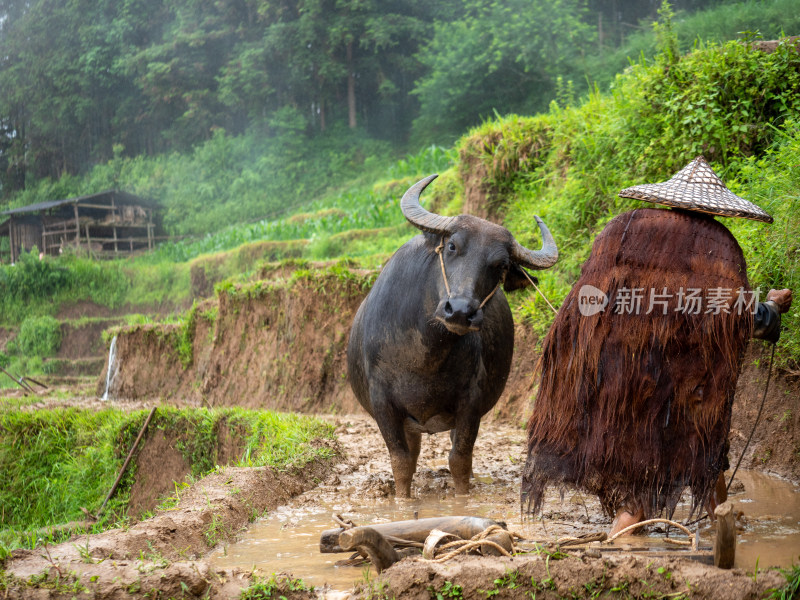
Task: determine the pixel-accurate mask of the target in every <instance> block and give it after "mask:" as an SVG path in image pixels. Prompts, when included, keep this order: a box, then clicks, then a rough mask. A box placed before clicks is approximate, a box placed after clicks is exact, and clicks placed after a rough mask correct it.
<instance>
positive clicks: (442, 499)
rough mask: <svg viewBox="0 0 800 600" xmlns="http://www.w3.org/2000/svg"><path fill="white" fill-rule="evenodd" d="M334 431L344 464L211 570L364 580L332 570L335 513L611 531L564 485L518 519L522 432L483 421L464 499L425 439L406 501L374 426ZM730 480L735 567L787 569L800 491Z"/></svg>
mask: <svg viewBox="0 0 800 600" xmlns="http://www.w3.org/2000/svg"><path fill="white" fill-rule="evenodd" d="M337 435H338V436H339V439H340V442H341V443H342V446H343V447H344V448H346V449H347V452H348V456H349V459H348V462H346V463H341V464H339V465H337V466H335V467H334V468H333V469H332V470H331V473H330V474H329V476H328V477H327V479H326V480H325V481H324V482H323V484H322V485H320V486H318V487H317V488H315V489H313V490H310V491H308V492H306V493H305V494H302V495H301V496H298V497H297V498H295V499H294V500H293V501H292V503H291V504H290V505H287V506H284V507H280V508H278V509H276V510H275V511H273V512H272V513H270V515H269V516H268V517H265V518H263V519H260V520H259V521H257V522H255V523H254V524H253V525H251V526H250V528H249V529H248V530H247V531H246V532H245V533H244V534H243V536H242V538H241V539H240V540H239V541H237V542H236V543H233V544H229V545H227V546H226V547H224V548H221V549H218V550H215V551H214V552H213V553H212V554H211V556H210V557H209V558H210V561H211V563H212V565H213V566H214V567H216V568H234V567H238V568H240V569H243V570H250V569H252V568H253V567H256V568H258V569H259V570H260V571H262V572H265V573H274V572H286V573H291V574H292V575H293V576H294V577H299V578H301V579H303V580H304V581H305V582H306V583H308V584H311V585H314V586H316V587H320V586H323V585H325V584H328V585H330V586H331V587H332V588H333V589H336V590H343V591H344V590H350V589H352V587H353V585H354V584H355V583H358V582H360V581H363V578H364V570H365V567H351V566H336V565H335V563H336V562H337V561H340V560H344V559H346V558H348V557H349V556H350V555H349V554H322V553H320V551H319V537H320V533H321V532H322V531H323V530H325V529H332V528H333V527H335V525H334V523H333V521H332V519H331V515H332V514H333V513H337V514H340V515H342V516H343V517H345V518H348V519H351V520H352V521H354V522H355V523H356V524H358V525H370V524H376V523H385V522H389V521H403V520H407V519H413V518H414V516H415V513H416V515H417V516H418V517H419V518H425V517H441V516H455V515H468V516H476V517H486V518H490V519H495V520H499V521H505V522H506V523H507V524H508V528H509V529H510V530H511V531H514V532H517V533H519V534H520V535H522V536H523V537H524V538H526V539H529V540H554V539H556V538H558V537H562V536H578V535H583V534H587V533H596V532H599V531H608V529H609V527H610V523H611V520H610V519H608V518H606V517H604V516H603V514H602V511H601V509H600V505H599V503H598V502H597V499H596V498H595V497H594V496H592V495H589V494H581V493H577V492H574V491H567V492H566V493H565V494H564V496H563V497H562V496H561V494H560V493H559V492H558V490H555V489H550V490H548V493H547V494H546V496H545V501H544V507H543V514H544V525H543V524H542V521H541V520H535V521H532V520H530V519H528V518H526V519H524V520H523V519H522V516H521V515H520V506H519V481H520V471H521V468H522V465H523V464H524V459H525V457H524V455H522V454H521V452H522V450H523V449H524V431H522V430H521V429H520V428H515V427H511V426H505V425H501V424H489V425H488V426H486V427H485V428H484V426H482V427H481V434H480V435H479V438H478V441H477V442H476V446H475V454H474V469H475V476H476V477H475V479H473V485H472V490H471V492H470V495H469V496H458V497H457V496H455V495H454V493H453V487H452V478H451V477H450V474H449V472H448V470H447V469H446V465H447V454H448V452H449V446H450V444H449V439H448V437H447V436H445V435H440V436H430V437H428V438H425V437H424V438H423V446H422V454H421V455H420V462H419V467H418V470H417V474H416V475H415V476H414V482H413V487H412V493H413V494H414V495H415V496H416V497H415V498H412V499H408V500H404V499H395V498H394V494H393V487H392V483H391V481H392V479H391V468H390V466H389V460H388V453H387V452H386V449H385V446H384V445H383V440H382V439H381V438H380V436H379V433H378V432H377V427H376V426H375V425H374V422H371V421H370V420H369V419H367V418H360V417H359V418H356V417H348V418H347V419H346V420H344V421H339V422H338V423H337ZM737 479H738V480H739V481H740V482H741V483H742V484H744V491H742V492H738V493H733V494H731V497H730V500H731V501H732V502H733V503H734V505H735V507H736V510H739V511H743V512H744V514H745V521H744V530H742V531H740V532H739V534H738V541H739V545H738V547H737V558H736V566H737V567H740V568H743V569H746V570H748V571H752V570H753V569H754V568H755V566H756V560H758V566H759V569H764V568H766V567H768V566H782V567H786V566H789V565H791V564H792V560H793V559H794V560H798V555H800V488H798V487H797V486H794V485H792V484H791V483H790V482H788V481H785V480H783V479H780V478H777V477H772V476H768V475H764V474H762V473H759V472H757V471H739V473H738V474H737ZM686 512H688V507H687V506H686V505H685V504H684V505H682V506H679V507H678V510H677V511H676V515H675V520H676V521H679V522H681V521H683V520H685V517H686V514H685V513H686ZM692 529H694V528H692ZM681 537H682V536H681ZM713 538H714V530H713V527H712V526H711V525H710V524H709V523H708V521H707V520H706V521H703V522H702V524H701V529H700V539H701V546H702V547H706V548H708V547H710V545H711V544H712V542H713ZM618 542H619V544H620V545H622V544H626V543H627V544H633V545H635V546H636V547H649V548H651V549H653V550H663V549H665V547H666V545H665V544H664V542H663V534H658V533H653V534H652V536H650V537H641V536H633V537H626V538H620V539H619V540H618ZM670 549H674V546H671V547H670ZM372 573H373V574H374V570H373V572H372Z"/></svg>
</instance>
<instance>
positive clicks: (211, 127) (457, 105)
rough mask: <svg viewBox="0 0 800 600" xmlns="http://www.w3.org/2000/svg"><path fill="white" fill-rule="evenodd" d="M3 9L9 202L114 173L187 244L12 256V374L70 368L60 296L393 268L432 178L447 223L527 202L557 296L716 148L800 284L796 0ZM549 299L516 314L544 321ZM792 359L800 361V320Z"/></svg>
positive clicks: (148, 300)
mask: <svg viewBox="0 0 800 600" xmlns="http://www.w3.org/2000/svg"><path fill="white" fill-rule="evenodd" d="M0 15H2V16H1V17H0V46H1V47H2V52H0V57H2V59H1V60H2V62H0V89H2V90H3V91H2V94H0V124H1V125H2V127H3V134H2V135H0V182H1V183H2V199H1V200H0V209H5V208H9V207H18V206H25V205H28V204H32V203H35V202H40V201H43V200H52V199H60V198H67V197H73V196H78V195H83V194H90V193H94V192H98V191H102V190H106V189H111V188H116V189H122V190H125V191H127V192H130V193H134V194H137V195H140V196H143V197H146V198H149V199H152V200H153V201H155V202H157V203H158V204H159V205H160V207H161V219H162V225H163V227H164V230H165V231H166V232H167V233H168V234H169V235H171V236H173V239H172V241H170V242H167V243H163V244H161V245H160V246H159V247H158V248H157V249H156V250H155V251H154V252H151V253H149V254H145V255H142V256H139V257H135V258H130V259H125V260H115V261H107V262H97V261H93V260H88V259H87V258H86V257H85V256H79V255H74V254H72V253H71V252H68V253H66V254H65V255H64V256H62V257H61V258H60V259H58V260H45V261H39V260H37V259H36V257H35V256H34V255H33V254H31V255H30V256H28V255H25V256H23V257H22V260H20V261H19V262H18V264H17V265H16V267H10V266H7V265H0V327H6V328H9V330H11V331H13V332H17V331H19V333H20V337H18V338H17V341H16V342H10V347H7V348H6V349H5V350H4V351H3V352H0V362H2V363H5V364H8V362H9V361H11V360H13V361H15V364H16V365H17V366H18V367H19V368H20V370H23V371H27V372H29V373H37V372H41V371H42V370H44V371H47V370H48V369H52V368H55V367H48V362H47V361H48V360H49V359H47V357H48V356H52V354H53V348H55V347H57V345H58V339H57V338H58V335H57V331H56V330H57V329H58V321H57V320H56V319H54V318H53V317H55V316H56V314H57V313H58V310H59V307H60V306H62V305H66V304H69V303H70V302H76V301H79V300H81V299H90V300H91V301H93V302H95V303H97V304H99V305H101V306H107V307H111V309H112V310H117V311H119V310H121V309H120V308H119V307H121V306H122V305H128V306H130V307H133V308H132V310H131V312H133V313H136V312H142V311H144V312H147V311H146V310H145V308H146V307H153V306H160V307H161V308H162V310H161V312H164V310H169V309H170V307H172V308H174V309H175V310H178V311H179V310H181V309H185V308H187V307H188V306H190V305H191V302H192V299H193V298H195V297H197V294H198V293H199V292H198V290H197V289H192V273H193V272H197V271H198V269H204V271H203V272H204V273H206V274H207V279H208V281H210V282H211V283H210V284H209V285H210V286H211V287H209V288H208V289H205V290H204V293H206V294H208V293H213V284H214V283H215V282H219V281H221V280H222V279H232V280H236V279H237V278H238V279H247V278H252V277H254V276H255V274H257V273H258V264H259V263H258V261H259V260H281V259H298V258H299V259H302V260H331V259H341V258H346V259H348V260H357V261H361V263H362V264H363V265H364V266H365V267H368V268H375V267H378V266H379V265H380V264H381V263H382V261H383V260H385V259H386V257H388V256H389V255H390V254H391V252H393V251H394V250H395V249H396V248H397V247H398V246H399V245H400V244H401V243H402V242H403V241H405V240H406V239H408V238H409V237H410V236H411V235H412V233H413V232H412V230H411V229H410V228H409V227H408V226H407V225H405V224H404V220H403V218H402V215H401V214H400V211H399V210H398V206H397V201H398V198H399V196H400V195H401V194H402V192H403V190H404V189H405V187H407V185H409V184H410V183H413V181H415V180H416V179H418V178H421V177H422V176H425V175H427V174H430V173H433V172H439V173H442V175H441V177H440V179H439V180H438V181H437V184H436V186H435V188H434V189H435V190H437V191H435V192H434V194H435V196H434V200H433V201H434V203H435V204H436V206H437V209H438V210H440V211H442V212H444V213H445V214H454V213H455V212H457V211H460V210H462V208H464V203H465V189H464V181H465V180H467V179H468V178H469V177H478V178H480V179H481V180H482V184H481V188H482V189H484V190H488V191H487V196H486V201H487V202H489V209H490V211H491V212H493V213H494V214H495V216H496V218H498V219H502V220H504V222H505V223H506V225H507V226H509V227H510V228H511V229H512V230H514V231H517V232H519V233H518V235H519V236H520V237H521V238H522V239H523V240H524V241H528V240H527V239H526V238H527V237H528V236H531V235H532V233H531V232H533V231H535V230H536V227H534V226H533V222H532V221H531V219H532V217H531V215H532V214H534V213H536V214H540V215H542V216H543V217H544V218H545V219H546V220H547V221H548V223H552V225H551V228H552V229H553V230H554V231H558V234H557V241H558V243H559V247H560V248H562V249H563V250H562V260H561V261H560V263H559V265H558V266H557V267H556V269H555V270H553V271H552V274H550V273H548V274H546V275H544V276H543V286H544V287H545V288H547V291H548V293H550V294H551V295H552V296H553V298H554V302H558V301H559V300H560V298H563V297H564V296H565V295H566V292H567V291H568V290H569V287H570V285H571V282H572V281H574V278H575V277H576V275H577V273H578V269H579V265H580V264H581V262H582V261H583V260H584V259H585V257H586V256H587V255H588V250H589V248H590V244H591V240H592V239H593V236H594V234H596V233H597V232H598V231H599V230H600V229H601V228H602V226H603V225H604V224H605V222H607V221H608V220H609V219H610V218H612V217H613V216H614V215H616V214H619V211H620V210H623V209H625V208H627V207H628V206H629V205H630V203H629V202H628V203H626V201H623V200H621V199H619V198H616V197H615V196H616V193H617V191H619V190H620V189H622V188H623V187H625V186H628V185H632V184H635V183H640V182H645V181H657V180H663V179H666V178H668V177H669V176H670V175H671V174H672V173H674V172H675V171H676V170H678V169H679V168H680V167H681V166H683V165H684V164H686V163H687V162H688V161H689V160H691V159H692V158H694V156H696V155H697V154H701V153H702V154H704V155H705V156H706V158H707V159H708V160H709V161H710V162H711V164H712V165H713V167H714V169H715V170H716V171H717V173H718V174H720V176H721V177H722V178H723V179H724V180H725V181H726V182H727V183H728V185H729V186H730V187H731V189H733V190H734V191H737V193H741V194H742V195H743V196H744V197H746V198H748V199H750V200H752V201H754V202H756V203H757V204H760V205H761V206H762V207H764V208H765V209H766V210H767V211H768V212H771V213H772V214H773V215H774V216H775V217H776V223H780V225H775V226H773V227H771V228H767V227H763V226H751V225H750V224H749V223H745V222H738V221H737V220H731V221H732V223H731V225H730V227H731V228H732V229H733V231H734V233H735V234H737V237H738V238H739V240H740V243H742V244H743V246H744V247H745V250H746V255H747V258H748V264H749V265H750V266H751V280H752V281H753V283H754V285H755V284H758V285H764V286H778V285H780V286H781V287H791V286H792V284H793V283H796V282H797V277H798V274H797V268H796V266H797V255H796V252H797V250H796V247H795V245H794V244H795V242H793V241H792V240H794V239H796V238H797V231H798V227H799V225H798V222H797V210H798V209H797V202H796V192H792V189H794V188H793V186H796V184H797V182H796V178H797V174H798V173H799V172H800V168H798V164H797V161H796V159H793V158H792V156H793V154H792V153H793V152H794V151H795V149H796V145H797V137H796V135H797V121H798V117H800V107H798V99H799V98H800V85H799V84H798V77H799V76H798V55H797V53H796V52H793V50H792V48H791V46H790V45H787V44H780V45H779V46H778V47H777V49H776V50H775V51H774V52H764V51H761V50H758V43H759V42H760V41H761V40H770V39H777V38H780V37H781V36H782V35H791V34H797V33H798V32H800V2H798V0H747V1H744V2H711V1H705V2H699V1H698V2H688V1H687V2H676V3H675V4H674V5H671V4H669V3H668V2H664V3H662V4H656V3H655V2H647V3H639V2H624V1H622V0H613V1H612V0H603V1H590V2H586V1H583V0H559V1H558V2H544V1H543V0H528V1H525V2H523V1H522V0H504V1H502V2H489V1H485V0H470V1H468V2H461V3H457V2H437V3H423V2H415V1H413V0H403V1H399V0H398V1H397V2H390V3H376V2H365V1H351V2H348V1H345V0H336V1H334V0H328V1H321V0H320V1H308V2H302V1H295V0H284V1H282V2H276V1H274V0H269V1H260V2H259V1H248V2H244V1H242V2H215V3H193V2H175V3H161V2H155V1H153V0H147V1H145V0H129V1H127V2H98V3H88V2H80V1H78V2H71V3H64V2H46V1H38V2H21V1H16V0H13V1H12V0H4V1H3V2H0ZM348 48H349V49H350V50H349V51H348ZM795 156H796V154H795ZM415 178H416V179H415ZM748 194H749V195H748ZM782 194H783V195H782ZM765 195H766V196H765ZM787 197H788V198H794V199H795V200H789V201H786V200H785V198H787ZM740 233H743V234H744V235H743V236H740V235H739V234H740ZM0 240H2V242H0V243H6V244H7V243H8V238H0ZM531 241H532V240H531ZM767 289H768V288H767ZM538 306H539V305H538V302H537V301H536V300H535V296H534V297H523V299H522V300H520V301H519V302H518V303H517V305H516V310H517V311H518V314H519V315H521V316H522V317H523V318H525V319H530V320H531V321H532V322H533V323H534V324H535V325H536V327H537V329H538V330H539V331H541V332H544V331H545V330H546V327H547V326H548V325H549V322H550V317H549V316H548V314H549V313H547V312H542V311H538V310H537V307H538ZM137 307H139V309H137ZM137 318H138V317H137ZM141 318H149V317H141ZM788 318H789V319H790V321H789V322H790V323H791V322H793V321H792V319H795V318H797V315H789V317H788ZM48 319H50V320H48ZM27 320H30V323H28V325H27V326H25V327H23V325H25V322H26V321H27ZM46 331H50V332H51V333H52V334H53V335H50V336H48V335H45V334H44V333H43V332H46ZM795 337H798V339H795ZM26 339H28V340H30V345H31V346H30V347H29V348H27V350H26V349H25V343H26V342H25V340H26ZM48 340H49V341H48ZM780 355H781V356H782V358H780V360H781V361H782V364H784V365H791V364H797V361H798V358H800V336H793V335H789V336H787V339H786V343H785V344H783V349H782V350H781V351H780ZM42 359H44V362H42ZM7 384H8V382H7Z"/></svg>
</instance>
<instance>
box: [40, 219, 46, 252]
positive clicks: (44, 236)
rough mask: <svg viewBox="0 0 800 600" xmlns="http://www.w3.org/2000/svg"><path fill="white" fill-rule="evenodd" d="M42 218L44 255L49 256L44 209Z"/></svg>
mask: <svg viewBox="0 0 800 600" xmlns="http://www.w3.org/2000/svg"><path fill="white" fill-rule="evenodd" d="M41 218H42V255H43V256H47V236H46V235H45V234H44V232H45V226H44V211H41Z"/></svg>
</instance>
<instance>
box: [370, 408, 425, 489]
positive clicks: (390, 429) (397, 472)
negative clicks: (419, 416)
mask: <svg viewBox="0 0 800 600" xmlns="http://www.w3.org/2000/svg"><path fill="white" fill-rule="evenodd" d="M371 400H372V407H373V414H374V415H375V421H376V422H377V423H378V429H380V430H381V435H382V436H383V441H384V442H386V448H387V449H388V450H389V459H390V460H391V463H392V475H393V476H394V487H395V495H396V496H398V497H400V498H408V497H410V496H411V478H412V477H413V476H414V470H415V469H416V465H417V457H418V456H419V446H420V437H421V436H419V435H417V439H416V448H414V447H413V446H412V448H409V437H411V441H412V442H413V441H414V438H413V436H409V433H408V432H407V431H406V428H405V417H404V416H403V415H401V414H400V413H399V412H398V411H397V409H396V408H395V407H394V405H393V404H392V403H391V402H390V401H387V400H385V399H384V397H383V396H382V395H373V394H371Z"/></svg>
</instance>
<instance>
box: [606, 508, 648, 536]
mask: <svg viewBox="0 0 800 600" xmlns="http://www.w3.org/2000/svg"><path fill="white" fill-rule="evenodd" d="M642 521H644V511H643V510H638V511H636V513H634V514H631V513H629V512H628V511H627V510H621V511H619V512H618V513H617V516H616V518H615V519H614V522H613V523H611V531H609V532H608V537H611V536H613V535H614V534H615V533H618V532H620V531H622V530H623V529H625V528H626V527H629V526H631V525H635V524H636V523H640V522H642ZM637 530H638V528H637V529H632V530H631V531H630V532H629V533H636V531H637Z"/></svg>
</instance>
